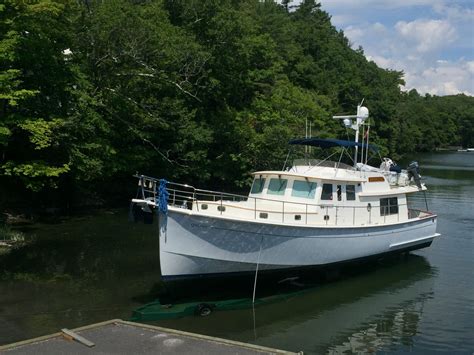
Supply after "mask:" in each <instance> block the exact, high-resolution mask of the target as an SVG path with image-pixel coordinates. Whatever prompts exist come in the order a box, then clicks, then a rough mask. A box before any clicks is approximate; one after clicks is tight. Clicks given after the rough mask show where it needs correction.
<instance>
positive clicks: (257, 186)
mask: <svg viewBox="0 0 474 355" xmlns="http://www.w3.org/2000/svg"><path fill="white" fill-rule="evenodd" d="M264 185H265V179H262V178H256V179H255V180H254V181H253V184H252V189H251V190H250V193H252V194H259V193H261V192H262V191H263V186H264Z"/></svg>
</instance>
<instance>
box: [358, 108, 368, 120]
mask: <svg viewBox="0 0 474 355" xmlns="http://www.w3.org/2000/svg"><path fill="white" fill-rule="evenodd" d="M358 111H359V112H357V116H359V117H360V118H367V117H369V109H368V108H367V107H365V106H360V107H359V110H358Z"/></svg>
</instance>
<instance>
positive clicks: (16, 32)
mask: <svg viewBox="0 0 474 355" xmlns="http://www.w3.org/2000/svg"><path fill="white" fill-rule="evenodd" d="M400 84H403V73H402V72H398V71H391V70H384V69H381V68H379V67H377V65H376V64H375V63H373V62H369V61H368V60H367V59H366V58H365V55H364V53H363V50H362V49H361V48H359V49H357V50H353V49H352V48H351V45H350V43H349V41H348V40H347V38H346V37H345V36H344V33H343V32H342V31H337V30H336V29H335V28H334V26H332V24H331V20H330V16H329V15H328V14H327V13H326V12H324V11H322V10H321V8H320V5H319V4H318V3H316V2H315V1H314V0H306V1H303V2H302V3H301V4H300V5H298V6H295V7H292V6H291V5H289V2H288V1H283V2H282V3H281V4H279V3H276V2H273V1H257V0H243V1H233V0H219V1H217V0H206V1H197V0H189V1H185V0H178V1H176V0H173V1H171V0H151V1H129V0H108V1H79V2H78V1H74V0H33V1H28V2H25V1H22V0H6V1H4V2H3V3H2V5H0V177H1V176H3V179H8V181H10V182H11V181H16V180H18V179H19V180H21V181H22V183H23V185H24V186H26V187H27V188H28V189H30V190H32V191H34V192H40V191H51V190H50V188H51V187H59V188H60V190H61V191H66V192H70V191H76V190H77V191H89V192H90V193H91V194H94V193H96V192H98V191H100V190H104V191H109V192H113V194H117V191H116V190H118V189H120V190H121V189H122V188H123V185H124V184H128V183H129V182H128V181H127V179H128V177H129V176H130V175H131V174H132V173H134V172H135V171H140V172H142V173H145V174H157V175H160V176H165V177H167V178H169V179H182V180H186V181H193V183H195V184H198V183H207V184H214V185H224V184H225V185H228V186H230V187H234V188H235V187H243V186H246V184H247V183H248V180H249V175H248V172H249V171H252V170H255V169H273V168H279V167H280V166H281V164H282V162H283V161H284V159H285V155H286V152H287V141H288V140H289V139H291V138H294V137H301V136H304V133H305V132H304V131H305V126H306V123H307V122H308V123H310V124H311V126H312V131H313V135H314V136H320V137H339V138H346V137H347V136H346V132H345V131H344V129H343V128H342V127H341V126H340V124H339V123H338V122H336V121H335V120H332V119H331V118H330V117H331V115H333V114H336V113H354V109H355V107H356V105H357V104H358V103H359V102H360V100H361V99H362V98H365V104H366V105H367V107H369V109H370V112H371V122H372V124H373V129H372V130H371V132H372V134H371V139H372V141H373V142H374V143H376V144H379V145H381V147H382V152H383V153H384V154H386V153H390V154H391V155H392V156H394V157H396V158H398V157H400V156H402V155H403V154H405V153H408V152H413V151H419V150H433V149H437V148H439V147H447V146H451V145H463V146H473V145H474V142H473V139H474V138H473V137H474V134H473V133H474V131H473V130H474V127H473V125H474V123H473V122H474V119H473V115H474V112H473V107H474V105H472V103H473V102H472V100H473V98H472V97H467V96H464V95H457V96H449V97H436V96H429V95H427V96H425V97H422V96H420V95H419V94H418V93H417V92H416V91H411V92H408V93H403V92H400V89H399V87H400ZM114 188H115V190H113V191H110V190H111V189H114ZM124 194H125V193H124Z"/></svg>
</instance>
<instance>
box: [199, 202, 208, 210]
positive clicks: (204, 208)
mask: <svg viewBox="0 0 474 355" xmlns="http://www.w3.org/2000/svg"><path fill="white" fill-rule="evenodd" d="M208 207H209V206H208V205H207V203H203V204H202V205H201V209H203V210H207V209H208Z"/></svg>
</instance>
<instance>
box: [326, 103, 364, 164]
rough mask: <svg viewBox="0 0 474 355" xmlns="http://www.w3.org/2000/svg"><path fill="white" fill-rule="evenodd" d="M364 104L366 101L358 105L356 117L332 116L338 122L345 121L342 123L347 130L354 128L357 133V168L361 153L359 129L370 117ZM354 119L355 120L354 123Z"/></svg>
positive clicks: (355, 140)
mask: <svg viewBox="0 0 474 355" xmlns="http://www.w3.org/2000/svg"><path fill="white" fill-rule="evenodd" d="M363 103H364V100H362V102H361V103H360V104H359V105H357V114H356V115H342V116H332V118H334V119H336V120H340V119H342V120H343V121H342V122H343V123H344V126H346V128H352V129H353V130H354V131H356V132H355V139H354V142H355V143H356V146H355V152H354V167H356V165H357V159H358V153H359V147H358V145H357V143H359V128H360V126H361V125H363V124H364V122H365V120H366V119H367V118H368V117H369V110H368V109H367V107H365V106H362V104H363ZM354 118H355V120H354V121H353V119H354ZM363 140H364V137H362V141H363ZM367 148H368V147H367ZM362 149H363V147H362ZM363 153H364V151H363V150H362V155H363ZM360 162H361V163H364V158H363V156H362V157H361V159H360Z"/></svg>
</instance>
